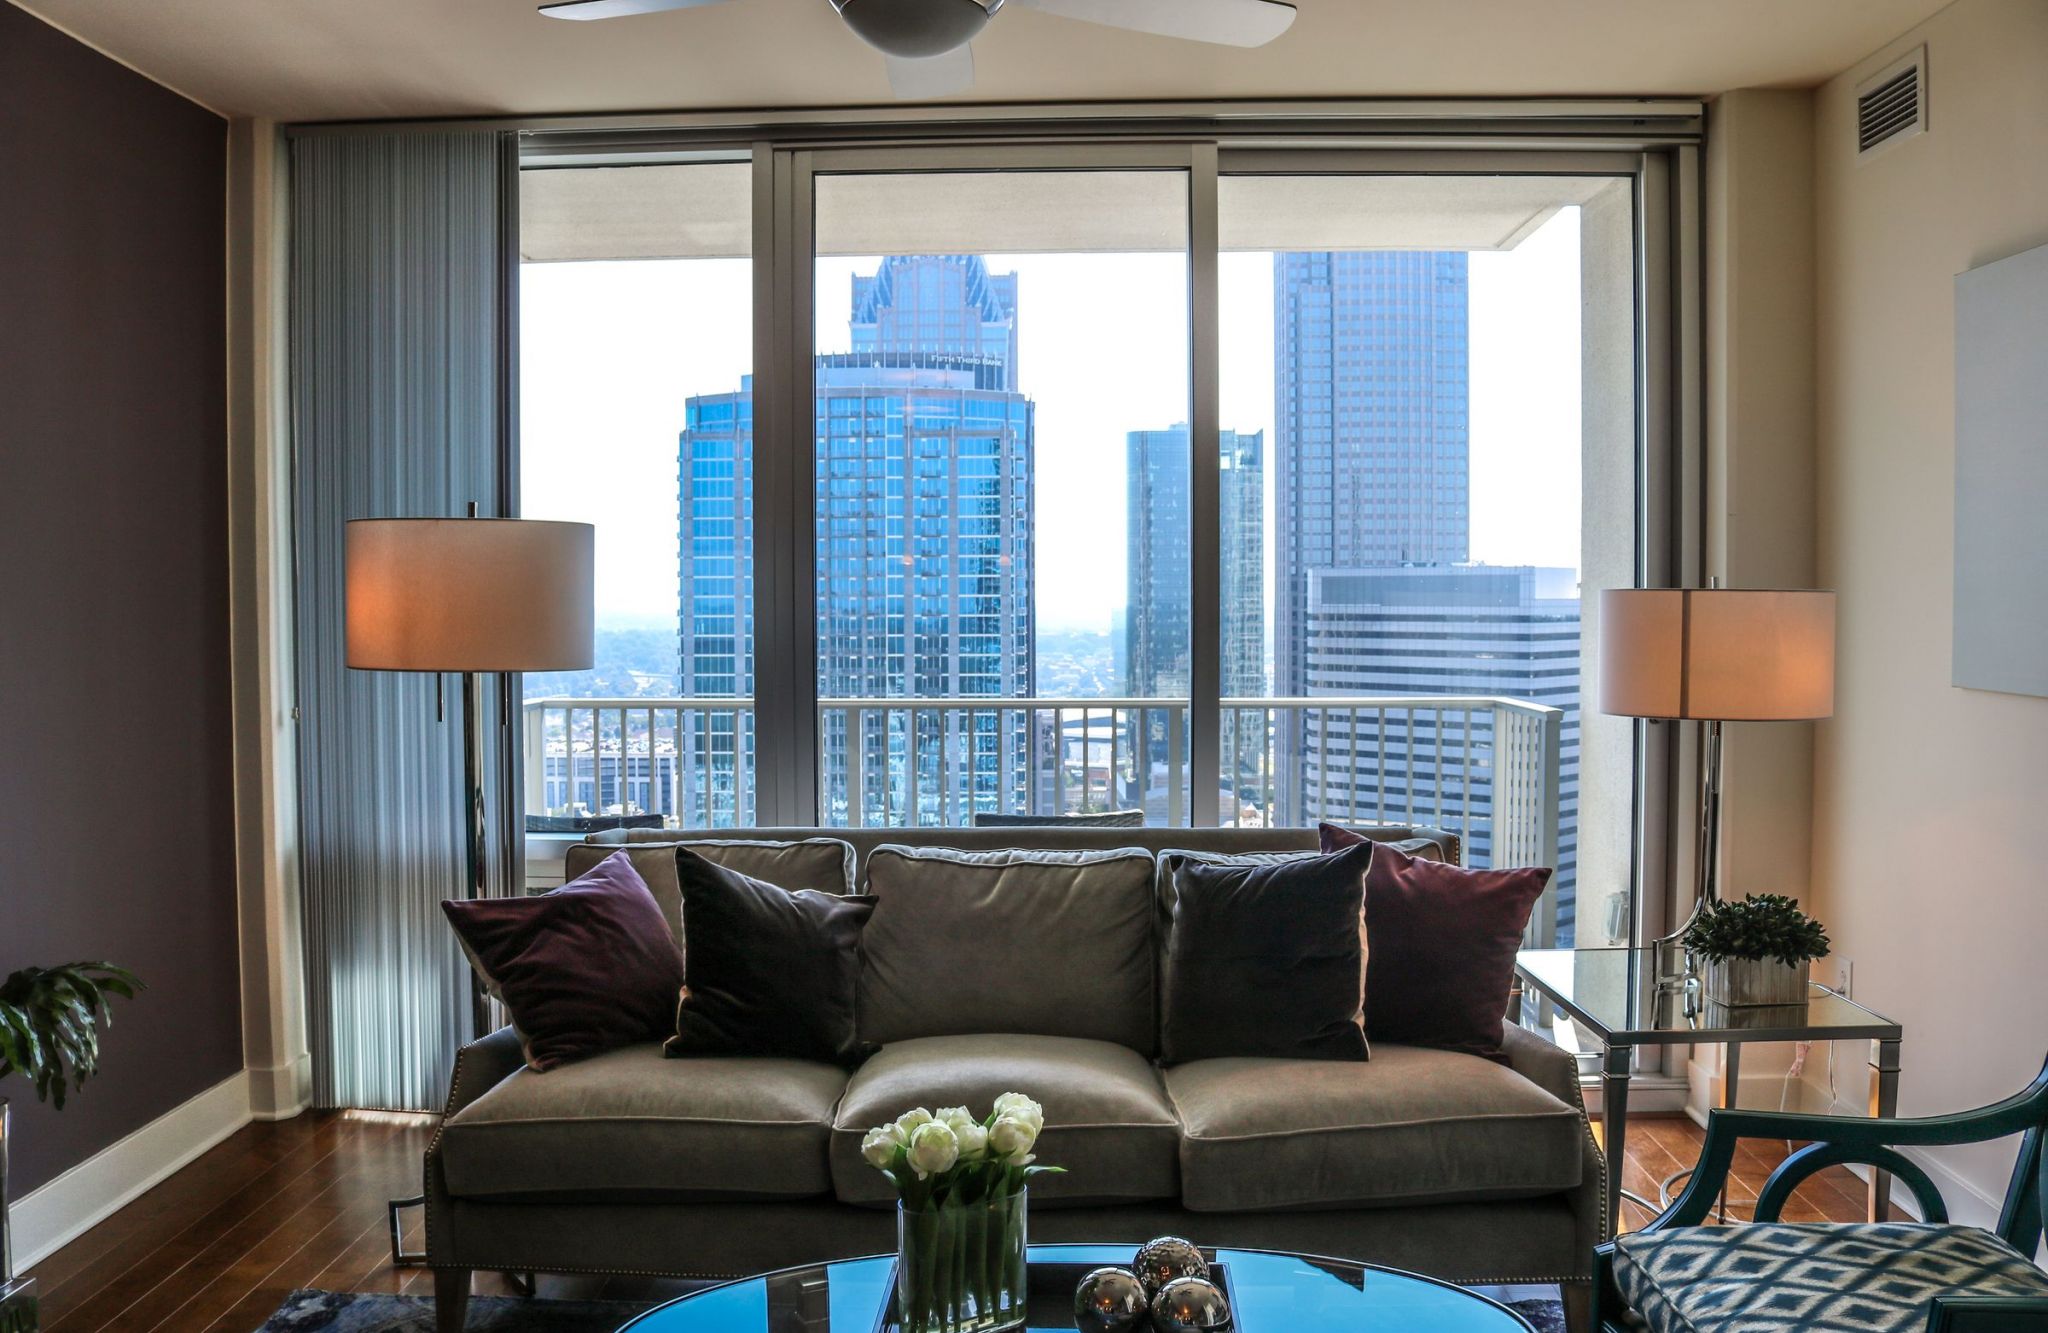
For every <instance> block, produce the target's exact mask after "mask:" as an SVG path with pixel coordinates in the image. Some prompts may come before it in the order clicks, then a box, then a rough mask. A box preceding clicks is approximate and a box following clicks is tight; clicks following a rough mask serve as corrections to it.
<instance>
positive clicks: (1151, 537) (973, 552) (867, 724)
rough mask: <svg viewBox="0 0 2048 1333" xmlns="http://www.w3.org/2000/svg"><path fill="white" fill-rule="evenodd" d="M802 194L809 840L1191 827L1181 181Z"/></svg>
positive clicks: (1027, 179) (992, 175)
mask: <svg viewBox="0 0 2048 1333" xmlns="http://www.w3.org/2000/svg"><path fill="white" fill-rule="evenodd" d="M816 199H817V226H816V230H815V235H816V238H817V247H818V259H817V269H816V285H815V302H816V315H817V328H816V348H817V354H818V360H817V385H818V388H817V435H816V444H817V525H818V526H817V587H818V691H819V694H820V697H821V698H822V699H823V700H825V702H824V704H823V705H822V707H821V714H820V722H821V735H820V738H819V744H820V765H821V774H820V782H821V788H820V797H821V807H822V811H823V817H824V819H825V821H826V822H828V823H835V824H865V825H876V824H882V825H890V824H922V825H958V824H968V823H971V822H973V820H974V818H975V816H976V815H984V816H986V815H1012V816H1019V815H1029V816H1038V817H1060V816H1070V815H1079V814H1099V813H1104V812H1107V811H1112V810H1130V809H1142V810H1143V811H1144V812H1145V815H1146V817H1147V819H1148V820H1149V821H1150V822H1155V823H1156V822H1175V823H1185V822H1186V819H1187V809H1188V802H1187V793H1186V780H1185V765H1184V763H1182V762H1181V759H1182V756H1184V754H1185V752H1186V726H1187V717H1186V713H1187V709H1186V695H1187V657H1188V634H1187V578H1188V568H1187V555H1186V551H1187V545H1186V526H1185V518H1186V507H1187V459H1188V444H1187V426H1186V422H1187V418H1188V408H1187V403H1188V378H1187V377H1188V342H1187V291H1188V289H1187V272H1188V265H1187V253H1186V220H1185V219H1186V211H1187V183H1186V178H1185V176H1184V174H1181V173H1175V172H1132V171H1115V172H958V173H918V174H907V173H900V174H877V175H831V176H824V177H821V178H820V179H819V180H818V182H817V190H816ZM1132 695H1137V696H1142V698H1143V699H1144V701H1145V702H1142V703H1132V704H1125V703H1117V702H1111V701H1114V700H1117V699H1119V698H1126V697H1129V696H1132ZM1004 699H1009V700H1022V701H1027V702H1021V703H1010V704H1004V703H1000V702H997V701H1000V700H1004ZM1089 700H1102V701H1105V702H1102V703H1098V704H1095V705H1092V706H1091V705H1089V704H1088V703H1087V702H1086V701H1089ZM910 701H918V702H917V705H916V706H912V705H911V702H910Z"/></svg>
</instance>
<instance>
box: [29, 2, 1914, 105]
mask: <svg viewBox="0 0 2048 1333" xmlns="http://www.w3.org/2000/svg"><path fill="white" fill-rule="evenodd" d="M1947 2H1948V0H1296V3H1297V4H1298V6H1299V8H1300V11H1301V13H1300V17H1299V18H1298V19H1297V20H1296V21H1295V24H1294V26H1293V28H1292V29H1291V30H1290V31H1288V32H1287V34H1286V35H1284V36H1282V37H1281V38H1280V39H1279V40H1277V41H1275V42H1273V43H1272V44H1271V45H1269V46H1265V47H1261V48H1258V49H1256V50H1239V49H1235V48H1228V47H1216V46H1203V45H1199V44H1196V43H1191V42H1179V41H1174V40H1171V39H1169V38H1163V37H1148V36H1143V35H1140V34H1135V33H1126V32H1119V31H1116V30H1113V29H1109V28H1103V27H1099V26H1096V25H1094V24H1086V23H1077V22H1074V21H1072V20H1068V19H1060V18H1054V17H1051V16H1049V15H1046V14H1040V13H1034V12H1031V11H1029V10H1023V9H1019V8H1016V7H1012V8H1010V9H1008V10H1005V11H1004V12H1003V13H1001V14H999V15H997V16H996V18H995V20H994V21H993V22H992V23H991V24H990V27H989V30H988V31H987V32H986V33H985V34H984V35H983V36H982V38H981V39H980V40H979V41H977V42H976V43H975V46H974V55H975V63H976V65H977V67H978V71H979V76H980V77H979V79H978V81H977V83H976V85H975V88H974V90H973V92H972V93H971V94H969V96H968V97H967V98H965V99H955V100H974V101H1002V102H1021V101H1045V100H1060V101H1098V100H1115V99H1126V98H1235V97H1257V98H1274V97H1286V98H1298V97H1383V96H1385V97H1399V96H1506V95H1515V96H1532V95H1547V94H1560V95H1592V94H1616V95H1630V94H1644V95H1711V94H1713V93H1718V92H1723V91H1726V90H1727V89H1730V88H1741V87H1752V86H1805V85H1811V84H1814V83H1818V82H1820V81H1821V80H1823V79H1825V78H1827V77H1829V76H1831V75H1833V74H1836V73H1839V72H1840V71H1841V70H1843V69H1846V68H1848V67H1849V66H1850V65H1852V64H1854V63H1855V62H1856V61H1857V60H1859V59H1861V58H1862V57H1863V56H1865V55H1867V54H1869V53H1870V52H1871V51H1874V50H1876V49H1877V48H1878V47H1879V46H1882V45H1883V44H1885V43H1886V42H1888V41H1889V40H1891V39H1892V38H1894V37H1896V36H1898V35H1899V34H1901V33H1903V32H1905V31H1906V30H1907V29H1909V28H1911V27H1912V26H1914V25H1915V24H1917V23H1918V22H1919V21H1920V20H1922V19H1924V18H1926V17H1927V16H1928V15H1930V14H1932V13H1933V12H1934V11H1936V10H1938V9H1940V8H1942V7H1943V5H1945V4H1946V3H1947ZM23 8H26V9H28V10H30V11H31V12H33V13H36V14H39V15H41V16H43V17H44V18H46V19H48V20H50V21H51V22H53V23H55V24H57V25H58V26H60V27H62V28H64V29H66V30H67V31H70V32H72V33H74V34H76V35H77V36H79V37H82V38H84V39H85V40H86V41H88V42H91V43H92V44H93V45H95V46H98V47H99V48H100V49H102V50H104V51H106V52H107V53H109V54H110V55H113V56H115V57H117V58H118V59H121V60H123V61H126V62H127V63H129V64H131V65H133V66H135V67H136V68H137V69H140V70H142V71H143V72H145V73H147V74H149V75H151V76H152V77H154V78H156V79H158V80H160V81H162V82H163V83H166V84H168V85H170V86H171V87H173V88H175V89H177V90H178V91H180V92H182V93H184V94H185V95H186V96H188V97H191V98H193V99H195V100H197V101H199V102H202V103H204V104H206V105H208V106H210V107H213V108H214V109H215V110H218V111H222V112H227V113H230V114H238V115H261V116H274V117H277V118H279V119H284V120H339V119H372V118H382V117H408V116H462V115H499V114H523V115H531V114H543V113H549V112H604V111H641V110H681V109H696V108H714V107H795V106H842V105H858V104H869V103H887V102H889V101H890V100H891V99H890V97H889V85H888V81H887V80H886V79H885V78H884V77H883V73H882V62H881V60H880V59H879V58H878V57H877V56H876V55H875V53H874V52H872V51H870V50H868V48H867V47H865V46H863V45H862V44H861V43H860V42H859V40H858V39H856V38H855V37H854V36H853V35H852V34H851V33H849V32H848V31H847V30H846V29H845V28H844V26H842V25H841V24H840V22H839V20H838V18H837V17H836V16H835V15H834V14H833V12H832V10H831V8H830V6H829V5H828V4H827V2H826V0H732V3H728V4H721V5H714V6H712V7H709V8H704V9H693V10H680V11H674V12H670V13H666V14H655V15H648V16H644V17H639V18H626V19H614V20H609V21H606V22H599V23H563V22H560V21H558V20H554V19H547V18H542V17H541V16H539V15H538V14H536V13H535V12H534V5H533V3H532V2H531V0H28V2H27V3H26V4H24V5H23Z"/></svg>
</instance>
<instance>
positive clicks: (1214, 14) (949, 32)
mask: <svg viewBox="0 0 2048 1333" xmlns="http://www.w3.org/2000/svg"><path fill="white" fill-rule="evenodd" d="M722 3H724V0H556V2H555V3H552V4H545V5H542V6H541V7H540V12H541V13H543V14H546V15H547V16H548V17H550V18H558V19H610V18H624V17H626V16H628V15H632V14H657V13H660V12H662V11H663V10H669V9H695V8H698V7H699V6H702V5H715V4H722ZM830 3H831V5H832V8H833V9H835V10H837V11H838V12H839V17H840V18H841V19H843V20H844V21H845V23H846V26H847V27H849V28H851V29H853V31H854V34H855V35H856V36H858V37H859V38H860V39H861V40H862V41H864V42H866V43H867V44H868V45H869V46H872V47H874V48H875V49H876V50H878V51H880V52H881V53H882V55H883V56H884V57H885V58H886V59H887V61H888V65H889V86H890V87H891V88H893V89H894V90H895V92H896V95H897V96H898V97H945V96H947V95H949V94H952V93H957V92H964V91H965V90H966V89H967V88H969V87H971V86H972V85H973V83H974V53H973V51H972V49H971V48H970V47H969V46H968V43H969V42H971V41H973V40H974V38H975V37H977V36H978V35H980V33H981V30H982V29H983V28H984V27H986V26H987V25H988V21H989V20H990V19H992V18H994V17H995V15H996V11H998V10H1000V9H1001V8H1002V7H1003V6H1004V5H1005V4H1006V3H1007V4H1012V5H1015V6H1017V7H1018V8H1019V9H1035V10H1038V11H1039V12H1040V13H1043V14H1057V15H1059V16H1060V17H1061V18H1070V19H1081V20H1083V21H1085V22H1088V23H1101V24H1106V25H1108V26H1109V27H1112V28H1129V29H1131V30H1132V31H1134V32H1149V33H1153V34H1155V35H1157V36H1160V37H1181V38H1185V39H1187V40H1188V41H1194V42H1215V43H1218V44H1220V45H1224V46H1264V45H1265V44H1266V43H1267V42H1270V41H1272V40H1273V39H1274V38H1275V37H1278V36H1279V35H1280V34H1281V33H1283V32H1286V31H1287V28H1288V25H1289V24H1291V23H1293V22H1294V6H1293V5H1291V4H1287V3H1285V0H830Z"/></svg>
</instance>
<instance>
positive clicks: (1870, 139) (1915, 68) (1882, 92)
mask: <svg viewBox="0 0 2048 1333" xmlns="http://www.w3.org/2000/svg"><path fill="white" fill-rule="evenodd" d="M1926 128H1927V48H1926V47H1924V46H1922V47H1919V48H1917V49H1915V50H1914V51H1912V52H1911V53H1909V54H1908V55H1907V56H1906V57H1905V58H1904V59H1902V60H1898V61H1895V62H1893V63H1892V64H1890V65H1887V66H1886V67H1885V68H1883V69H1881V70H1879V71H1878V72H1877V73H1876V74H1874V75H1872V76H1871V77H1870V78H1868V79H1865V80H1864V81H1863V82H1862V83H1861V84H1860V85H1858V86H1857V89H1856V155H1857V156H1858V157H1859V158H1861V157H1868V156H1870V155H1871V154H1872V153H1874V152H1876V151H1877V150H1878V149H1880V148H1886V147H1889V146H1891V145H1892V144H1895V143H1897V142H1899V141H1900V140H1901V139H1910V138H1912V137H1913V136H1914V135H1916V134H1919V133H1921V132H1922V131H1924V130H1925V129H1926Z"/></svg>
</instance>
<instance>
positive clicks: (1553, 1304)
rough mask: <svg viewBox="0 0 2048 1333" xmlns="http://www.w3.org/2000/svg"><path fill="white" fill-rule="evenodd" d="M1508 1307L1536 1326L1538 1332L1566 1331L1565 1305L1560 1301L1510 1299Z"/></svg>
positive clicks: (1558, 1332)
mask: <svg viewBox="0 0 2048 1333" xmlns="http://www.w3.org/2000/svg"><path fill="white" fill-rule="evenodd" d="M1508 1309H1510V1310H1513V1311H1514V1312H1515V1313H1516V1314H1518V1315H1520V1316H1522V1318H1524V1319H1526V1320H1528V1321H1529V1322H1530V1323H1532V1324H1534V1325H1535V1326H1536V1333H1564V1305H1563V1303H1562V1302H1560V1301H1541V1300H1539V1301H1509V1302H1508Z"/></svg>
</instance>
